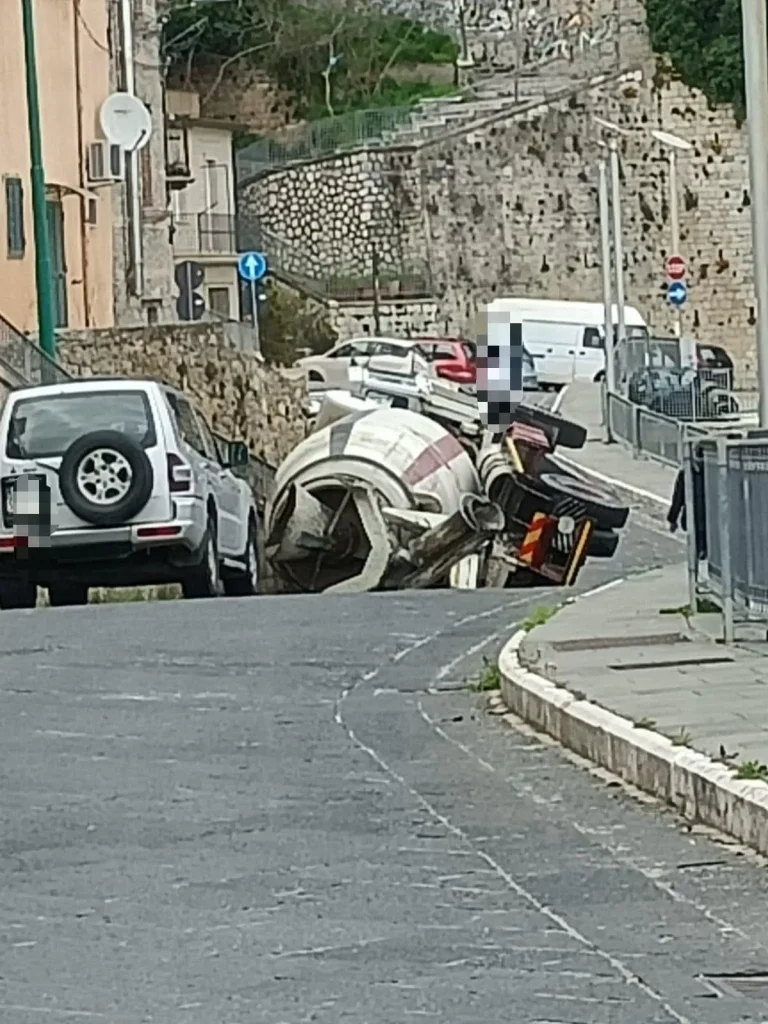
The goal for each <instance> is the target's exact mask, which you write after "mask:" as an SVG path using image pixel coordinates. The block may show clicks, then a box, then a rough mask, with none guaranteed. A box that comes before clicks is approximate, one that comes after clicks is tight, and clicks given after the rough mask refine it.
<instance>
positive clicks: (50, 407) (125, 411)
mask: <svg viewBox="0 0 768 1024" xmlns="http://www.w3.org/2000/svg"><path fill="white" fill-rule="evenodd" d="M93 430H117V431H119V432H120V433H121V434H125V436H126V437H130V438H132V439H133V440H134V441H136V442H137V443H138V444H140V445H141V446H142V448H151V447H152V446H153V445H154V444H155V443H156V438H155V428H154V424H153V422H152V413H151V411H150V408H149V402H148V401H147V396H146V395H145V394H144V392H143V391H81V392H79V393H75V394H69V395H56V396H49V395H46V396H45V398H24V399H22V400H21V401H19V402H17V403H16V404H15V405H14V407H13V413H12V415H11V422H10V425H9V427H8V446H7V453H8V456H9V458H12V459H23V458H27V459H42V458H54V457H56V456H58V455H63V454H64V452H65V451H66V450H67V448H69V446H70V445H71V444H72V442H73V441H75V440H76V439H77V438H78V437H82V436H83V434H88V433H90V432H91V431H93Z"/></svg>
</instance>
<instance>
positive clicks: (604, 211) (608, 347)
mask: <svg viewBox="0 0 768 1024" xmlns="http://www.w3.org/2000/svg"><path fill="white" fill-rule="evenodd" d="M597 170H598V175H599V182H598V201H599V208H600V265H601V269H602V272H603V316H604V320H605V327H604V332H605V333H604V337H605V401H604V417H603V418H604V420H605V423H604V426H605V440H606V442H607V443H608V444H610V443H611V441H613V433H612V431H611V417H610V405H609V403H610V398H609V397H608V396H610V395H615V394H616V363H615V355H616V353H615V351H614V342H613V308H612V307H613V301H612V298H611V225H610V210H609V206H608V168H607V166H606V162H605V159H604V158H601V159H600V160H599V161H598V164H597Z"/></svg>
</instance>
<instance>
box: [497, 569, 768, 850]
mask: <svg viewBox="0 0 768 1024" xmlns="http://www.w3.org/2000/svg"><path fill="white" fill-rule="evenodd" d="M687 600H688V598H687V592H686V586H685V572H684V569H683V567H682V566H681V565H676V566H671V567H668V568H664V569H659V570H654V571H651V572H647V573H643V574H641V575H638V576H634V577H630V578H628V579H627V580H625V581H620V582H618V583H617V584H615V585H609V586H608V587H603V588H600V589H599V590H597V591H594V592H593V593H592V594H590V595H586V596H585V597H583V598H580V599H577V600H576V601H575V602H573V603H571V604H568V605H566V606H565V607H563V608H562V609H560V610H559V611H558V612H557V613H556V614H554V615H553V617H552V618H551V619H550V620H549V621H547V622H546V623H545V624H543V625H540V626H538V627H535V628H533V629H532V630H531V631H530V632H529V633H527V634H524V633H522V632H521V633H519V634H517V636H516V637H514V638H513V639H512V640H511V641H510V642H509V643H508V644H507V646H506V647H505V649H504V650H503V651H502V654H501V657H500V669H501V674H502V696H503V700H504V703H505V704H506V705H507V707H508V708H509V709H510V710H511V711H512V712H513V713H514V714H516V715H517V716H519V717H520V718H522V719H523V720H524V721H526V722H529V723H530V724H531V725H533V726H534V727H535V728H537V729H539V730H541V731H543V732H546V733H549V734H550V735H551V736H553V737H555V738H556V739H557V740H559V741H560V742H561V743H563V745H564V746H566V747H569V748H571V749H572V750H575V751H576V752H577V753H579V754H581V755H582V756H584V757H585V758H587V759H589V760H591V761H593V762H595V763H596V764H598V765H600V766H602V767H604V768H607V769H608V770H610V771H611V772H613V773H615V774H616V775H618V776H620V777H621V778H623V779H625V780H626V781H628V782H630V783H632V784H634V785H636V786H638V787H639V788H640V789H643V790H645V791H646V792H649V793H652V794H654V795H655V796H657V797H659V798H661V799H662V800H664V801H665V802H667V803H670V804H672V805H673V806H675V807H676V808H677V809H678V810H679V811H680V812H681V813H682V814H684V815H685V816H686V817H688V818H690V819H692V820H695V821H699V822H701V823H703V824H706V825H710V826H712V827H714V828H717V829H720V830H721V831H723V832H726V833H729V834H731V835H733V836H735V837H736V838H737V839H739V840H740V841H741V842H743V843H746V844H747V845H749V846H752V847H753V848H755V849H758V850H759V851H760V852H762V853H765V854H768V769H766V768H765V765H767V764H768V658H766V657H765V656H762V655H760V654H759V653H758V652H756V651H754V650H749V649H745V648H739V647H729V648H725V647H722V646H721V645H719V644H716V643H715V642H714V641H713V640H711V639H709V638H708V637H707V636H706V634H705V633H704V632H699V631H698V629H697V630H694V629H693V628H692V627H691V626H690V625H689V623H688V620H687V618H686V616H685V615H684V614H683V613H682V612H681V611H680V610H679V609H681V608H683V607H684V606H685V605H686V604H687ZM542 618H543V615H542ZM699 618H702V617H699Z"/></svg>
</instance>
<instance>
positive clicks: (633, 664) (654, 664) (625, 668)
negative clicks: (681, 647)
mask: <svg viewBox="0 0 768 1024" xmlns="http://www.w3.org/2000/svg"><path fill="white" fill-rule="evenodd" d="M732 664H733V658H718V657H716V656H715V657H712V658H676V659H674V660H673V661H628V662H627V663H626V665H609V666H608V668H609V669H611V670H612V671H613V672H636V671H637V670H638V669H640V668H685V667H686V665H732Z"/></svg>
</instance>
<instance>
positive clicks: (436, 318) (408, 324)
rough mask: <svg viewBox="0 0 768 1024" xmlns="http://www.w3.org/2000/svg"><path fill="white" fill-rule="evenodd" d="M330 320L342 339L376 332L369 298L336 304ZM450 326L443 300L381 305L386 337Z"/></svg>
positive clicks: (433, 331) (439, 330) (440, 331)
mask: <svg viewBox="0 0 768 1024" xmlns="http://www.w3.org/2000/svg"><path fill="white" fill-rule="evenodd" d="M331 322H332V324H333V327H334V329H335V330H336V331H337V332H338V335H339V341H344V340H345V339H346V338H359V337H360V336H361V335H363V334H370V335H375V334H376V318H375V316H374V312H373V306H372V304H371V303H370V302H360V303H352V302H345V303H343V304H338V305H334V307H333V309H332V310H331ZM447 327H448V321H446V319H445V318H444V317H442V316H441V304H440V303H439V302H436V301H434V300H432V299H425V300H423V301H418V300H400V301H396V302H382V303H381V306H380V309H379V330H380V332H381V334H382V336H384V337H395V338H412V337H417V336H418V335H426V336H429V335H434V334H445V332H446V329H447Z"/></svg>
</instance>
